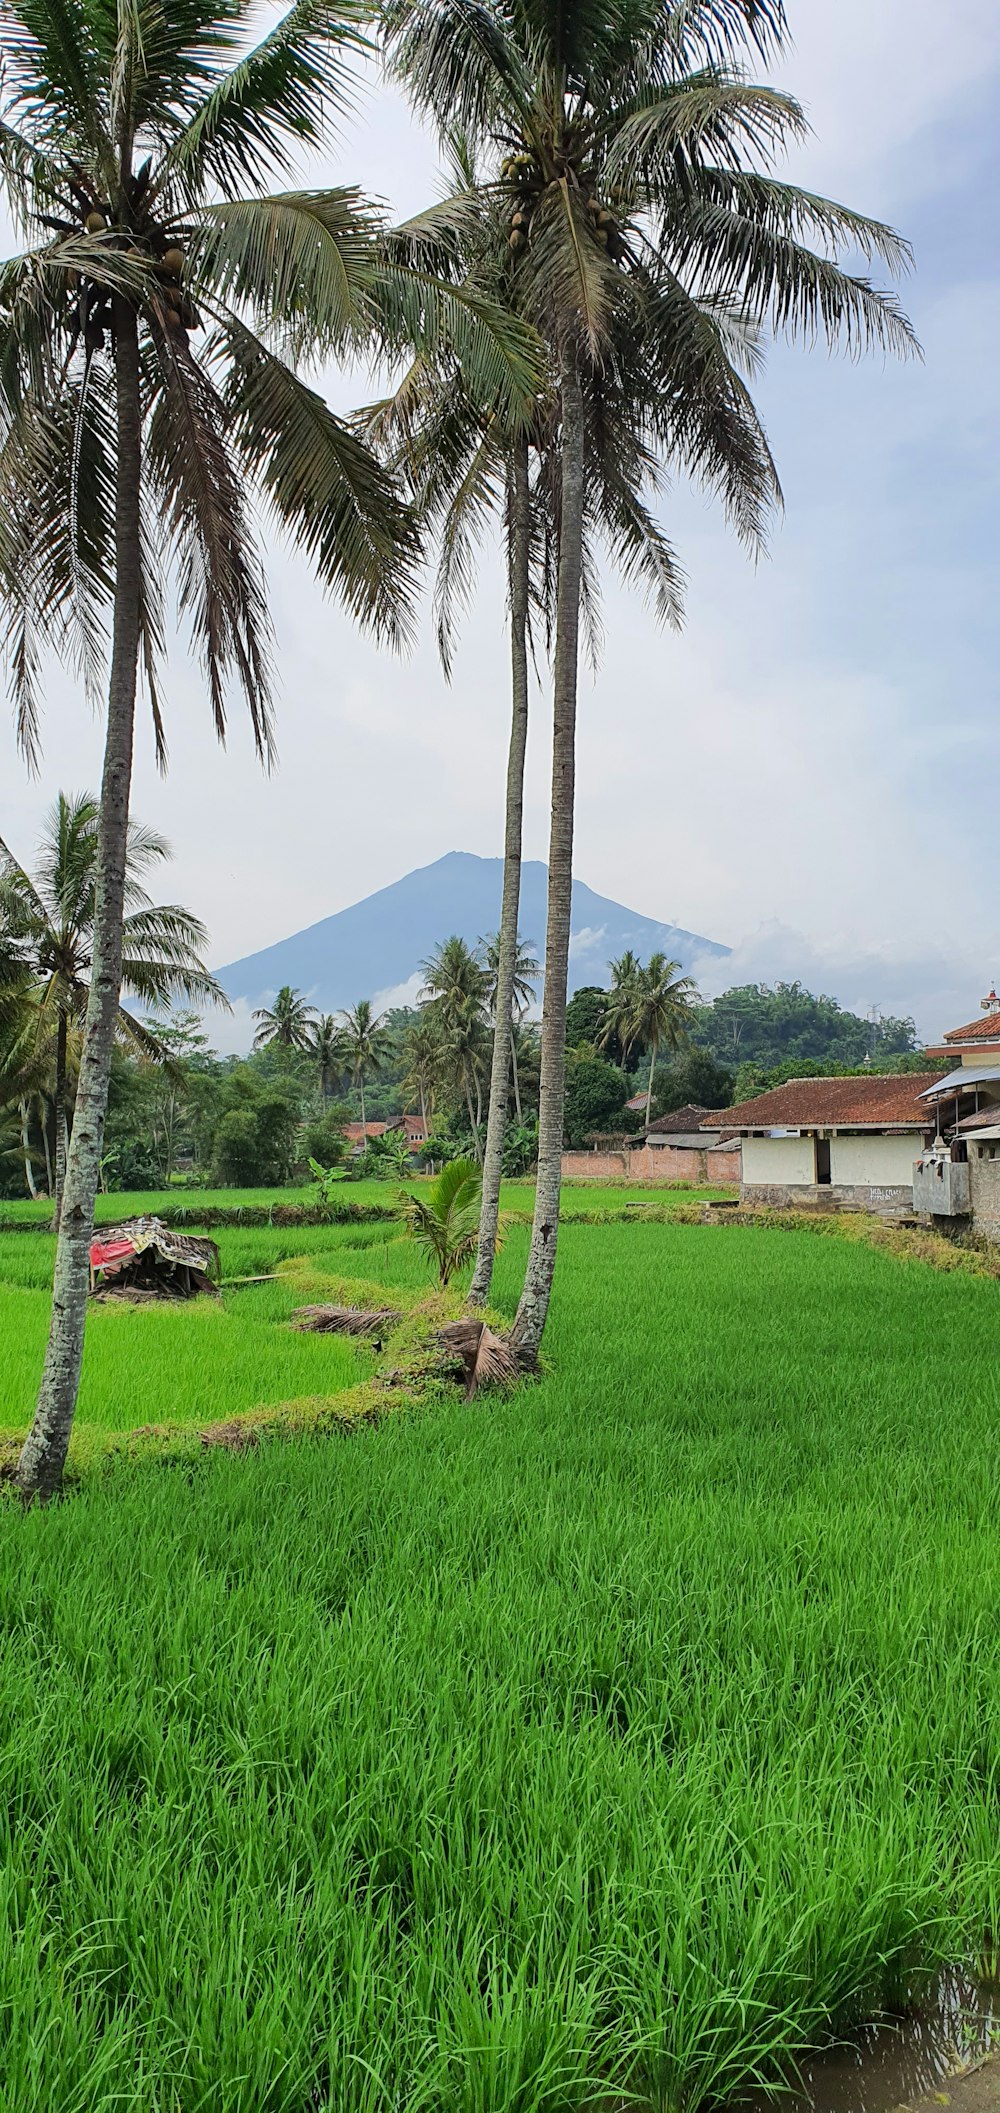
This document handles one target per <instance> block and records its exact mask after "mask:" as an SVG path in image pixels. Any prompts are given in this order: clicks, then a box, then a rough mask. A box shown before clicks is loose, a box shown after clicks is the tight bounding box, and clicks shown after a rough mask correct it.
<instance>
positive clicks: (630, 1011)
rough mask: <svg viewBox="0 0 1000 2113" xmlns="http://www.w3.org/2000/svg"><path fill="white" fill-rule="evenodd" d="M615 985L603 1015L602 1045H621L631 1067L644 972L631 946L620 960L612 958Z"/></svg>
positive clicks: (622, 1053)
mask: <svg viewBox="0 0 1000 2113" xmlns="http://www.w3.org/2000/svg"><path fill="white" fill-rule="evenodd" d="M609 966H610V969H611V989H610V990H609V992H608V999H607V1004H606V1005H605V1007H604V1011H603V1013H602V1015H601V1028H600V1035H599V1038H598V1047H599V1048H601V1049H608V1048H609V1047H610V1046H611V1044H612V1043H614V1042H617V1043H618V1044H619V1046H620V1048H621V1059H622V1066H623V1068H627V1066H628V1060H629V1055H630V1052H631V1049H632V1044H633V1042H634V1041H635V1039H636V1034H635V1005H636V991H637V988H638V984H639V978H640V976H641V975H642V963H641V961H640V959H639V956H638V954H635V953H633V951H632V948H631V947H626V949H625V952H624V954H621V955H620V956H619V958H618V960H617V961H612V962H611V963H610V964H609Z"/></svg>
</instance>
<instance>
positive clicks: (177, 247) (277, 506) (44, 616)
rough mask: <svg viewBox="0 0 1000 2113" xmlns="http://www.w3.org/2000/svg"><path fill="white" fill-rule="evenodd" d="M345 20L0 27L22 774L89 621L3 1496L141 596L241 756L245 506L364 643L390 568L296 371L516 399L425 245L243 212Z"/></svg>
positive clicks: (82, 1228)
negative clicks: (59, 965)
mask: <svg viewBox="0 0 1000 2113" xmlns="http://www.w3.org/2000/svg"><path fill="white" fill-rule="evenodd" d="M362 19H363V10H362V8H361V7H360V6H356V5H355V4H354V0H345V4H344V6H343V8H338V9H336V10H334V9H333V8H332V7H331V5H330V4H329V0H293V4H291V5H290V6H288V7H287V8H286V10H285V12H284V14H283V15H282V17H281V19H280V20H279V21H278V22H277V23H276V25H275V26H274V27H273V28H272V29H271V31H270V33H269V34H267V35H266V36H264V37H263V38H262V39H261V41H260V42H258V43H257V44H256V45H255V44H253V42H252V24H253V10H252V0H214V4H213V0H170V5H169V6H167V7H165V6H164V5H163V4H162V0H129V4H128V5H127V6H121V7H114V6H112V5H111V4H110V0H93V4H92V0H0V47H2V50H3V57H4V67H3V79H2V83H0V177H2V179H3V182H4V185H5V190H6V196H7V202H8V204H9V206H10V208H11V210H12V213H13V217H14V219H15V222H16V223H17V224H18V226H19V228H20V229H21V230H22V231H23V235H24V238H25V240H26V241H27V242H28V244H29V245H30V246H29V247H28V248H27V249H26V250H25V251H24V252H23V253H22V254H21V255H19V256H16V257H14V258H12V259H10V260H9V261H7V262H6V263H4V264H2V265H0V348H2V358H0V593H2V596H3V602H4V606H5V609H6V613H7V641H6V643H7V647H8V657H9V660H10V664H11V666H12V670H13V679H14V690H15V698H16V705H17V714H18V721H19V727H20V733H21V739H22V742H23V745H24V747H25V749H26V751H27V752H28V754H29V755H33V754H34V753H35V751H36V749H37V741H38V692H39V678H40V670H41V662H42V656H43V649H44V648H46V647H51V648H52V649H53V650H55V651H56V652H57V653H60V654H62V656H63V657H64V658H66V659H68V660H70V661H71V662H72V663H73V664H74V665H78V666H80V667H81V668H82V670H83V672H84V674H85V677H86V680H87V683H88V686H89V688H90V689H91V691H92V692H93V693H95V694H96V693H97V692H98V691H99V690H100V689H101V688H102V687H103V682H104V675H105V668H104V655H103V645H104V638H105V629H106V623H105V619H106V616H107V615H108V613H109V612H110V617H111V623H110V631H111V653H110V673H109V687H108V709H107V721H106V738H105V760H104V775H103V782H102V791H101V819H100V832H99V859H98V877H97V895H96V905H97V906H96V915H95V922H94V960H93V973H92V977H91V982H90V1002H89V1007H88V1015H87V1020H86V1023H85V1030H84V1039H83V1049H82V1055H81V1066H80V1086H79V1093H78V1102H77V1111H78V1112H77V1121H76V1124H75V1127H74V1132H73V1140H72V1147H71V1151H70V1155H69V1161H68V1165H67V1173H66V1189H67V1196H68V1199H69V1207H68V1208H67V1209H66V1210H65V1211H64V1213H63V1218H62V1225H61V1233H60V1241H59V1245H58V1248H57V1254H56V1270H55V1296H54V1299H53V1307H52V1323H51V1329H50V1336H49V1346H48V1351H47V1355H46V1361H45V1369H44V1373H43V1377H42V1384H41V1390H40V1393H39V1398H38V1405H37V1410H36V1417H35V1423H34V1425H33V1428H32V1431H31V1433H30V1434H29V1438H28V1441H27V1443H26V1445H25V1448H24V1451H23V1453H22V1457H21V1462H20V1467H19V1479H20V1485H21V1488H22V1491H23V1492H24V1494H25V1495H27V1496H33V1495H38V1496H40V1497H42V1498H45V1497H47V1496H48V1495H50V1494H51V1493H52V1491H53V1490H54V1489H55V1488H56V1487H57V1485H58V1482H59V1479H60V1476H61V1473H62V1465H63V1461H64V1459H65V1454H66V1448H67V1446H68V1443H69V1432H70V1428H71V1425H72V1418H73V1412H74V1407H75V1402H76V1394H77V1388H78V1384H79V1373H80V1362H81V1357H82V1352H83V1330H84V1319H85V1312H86V1291H87V1263H88V1246H89V1236H90V1225H91V1222H92V1216H93V1202H94V1195H95V1193H96V1188H97V1180H98V1170H99V1165H100V1157H101V1143H102V1136H103V1126H104V1119H105V1113H106V1108H107V1094H108V1081H109V1075H110V1064H111V1049H112V1044H113V1040H114V1034H115V1022H116V1018H117V1007H118V993H119V985H120V979H121V963H122V920H123V916H124V912H125V893H126V845H127V830H128V808H129V792H130V784H131V773H132V751H133V738H134V717H135V698H136V689H137V685H138V681H139V676H140V670H141V671H142V673H143V675H144V677H145V681H146V686H147V689H148V691H149V697H150V705H151V710H152V716H153V723H154V729H155V737H156V743H157V747H158V750H159V752H160V755H161V757H162V756H163V754H164V753H165V743H164V727H163V720H162V713H161V701H160V691H159V677H158V669H159V664H160V661H161V658H162V648H163V644H164V638H165V626H166V611H165V606H164V602H165V584H166V581H167V578H168V576H170V575H171V574H172V576H173V577H175V578H176V579H177V582H178V587H179V602H180V607H181V611H182V613H183V614H184V615H185V617H186V618H187V619H188V621H189V623H190V626H191V630H192V633H193V637H194V641H195V644H196V646H197V649H198V652H199V654H200V657H201V660H202V663H203V666H204V670H205V676H206V681H207V685H208V690H209V696H210V700H211V707H212V711H213V715H214V719H215V723H216V727H217V729H218V730H219V732H220V733H221V731H222V729H223V726H224V722H225V709H226V690H227V684H228V681H229V678H230V677H232V678H235V681H236V683H237V685H238V686H239V688H240V689H241V690H242V692H243V694H244V695H245V697H246V700H247V703H248V705H249V709H250V713H251V718H252V723H253V728H254V733H255V737H256V740H257V745H258V748H259V749H260V750H261V752H262V753H263V754H265V755H267V754H268V753H269V752H270V748H271V650H270V646H271V641H270V628H269V623H268V617H267V609H266V600H265V594H264V579H263V568H262V563H261V558H260V553H259V546H258V542H257V539H256V536H255V531H254V526H253V522H254V506H253V503H252V502H255V501H258V500H259V502H260V503H261V506H262V507H263V509H264V511H266V512H269V513H270V514H271V516H272V517H273V518H274V519H275V520H276V522H277V523H278V524H280V525H281V526H282V527H283V528H285V529H286V530H288V531H289V532H290V533H291V535H292V536H293V538H294V539H295V540H296V541H297V542H298V543H299V545H300V546H301V548H303V549H304V550H305V551H306V552H307V553H308V555H309V556H310V557H311V559H312V561H313V563H314V564H315V566H316V569H317V572H318V574H319V577H320V578H321V579H322V580H323V582H324V584H325V585H327V586H329V587H331V588H335V589H336V590H337V591H338V593H339V594H340V595H341V596H342V597H343V598H344V600H345V601H346V603H347V605H348V607H349V608H350V609H351V611H352V612H353V613H354V614H355V615H356V616H357V617H358V618H359V619H360V620H361V621H363V622H365V623H367V624H369V625H370V626H371V627H372V628H373V629H374V630H375V631H376V632H377V633H379V634H381V635H383V636H385V637H387V638H389V639H390V640H398V639H399V638H400V637H401V636H402V635H404V634H405V632H406V629H407V625H408V621H409V616H408V609H409V599H410V595H411V591H412V587H413V584H414V564H415V559H416V555H417V534H416V529H415V525H414V523H413V520H412V517H411V515H410V513H409V510H408V509H407V508H405V507H404V506H403V505H402V504H401V502H400V500H399V497H398V495H397V493H396V491H395V489H394V486H393V484H392V481H391V480H390V479H389V478H388V477H387V476H386V474H385V472H384V471H383V469H382V468H381V467H380V466H379V464H378V463H377V462H376V460H375V459H374V457H373V456H372V454H371V452H370V451H369V450H368V449H366V448H365V447H364V445H363V444H362V443H361V442H360V440H359V438H358V436H357V435H356V434H353V433H352V432H351V431H350V430H349V428H347V427H346V426H345V425H344V424H343V423H342V422H341V421H340V420H338V419H337V418H335V417H334V415H333V413H332V412H331V411H330V409H329V407H328V405H327V404H326V403H325V401H324V400H323V398H322V397H321V396H320V395H318V394H317V392H316V391H315V390H314V389H312V388H310V387H308V386H307V385H306V383H305V382H304V381H303V379H302V378H301V376H300V374H299V373H298V372H297V364H298V363H299V362H300V361H301V359H302V358H303V357H305V356H307V355H320V354H321V355H323V356H338V355H341V354H346V355H348V356H352V355H356V353H357V352H358V350H359V349H360V347H361V346H362V345H366V346H377V347H378V348H380V349H387V350H394V349H395V348H398V347H399V346H400V345H401V344H403V343H404V342H405V343H409V344H412V343H413V342H414V341H416V342H418V343H419V344H420V345H421V348H422V349H424V350H425V351H426V353H427V354H428V355H430V354H432V353H433V351H434V348H435V346H439V345H440V344H442V343H443V342H445V341H448V342H450V343H452V344H453V345H458V346H460V347H461V355H462V358H463V361H465V362H466V363H467V374H468V376H469V377H471V376H472V374H473V373H476V374H478V376H479V378H480V380H481V383H482V389H483V393H484V395H485V397H486V398H487V399H488V400H490V401H492V399H493V396H494V394H495V392H496V390H497V389H498V388H499V389H500V390H501V393H502V391H503V389H504V387H505V385H506V384H508V383H509V386H510V388H511V390H512V392H513V393H515V394H520V393H521V392H522V391H523V390H524V389H525V388H530V387H531V386H532V382H533V376H534V372H535V365H534V360H533V357H532V353H531V348H530V343H529V340H528V338H527V336H526V334H525V332H524V330H523V328H521V329H517V328H515V327H513V326H511V327H508V326H507V325H506V324H505V323H503V322H502V321H501V320H500V319H499V318H498V317H497V315H496V313H495V312H493V313H488V312H487V308H486V304H484V303H483V302H482V301H481V300H480V299H479V298H478V297H475V296H473V297H471V298H470V297H468V296H466V295H465V294H464V293H463V291H462V290H461V289H459V288H455V287H449V286H448V285H447V284H446V283H444V282H443V281H442V280H441V278H440V276H439V275H438V274H436V273H434V272H432V271H431V270H429V268H428V265H427V261H426V259H427V256H428V255H429V253H430V239H431V233H432V229H431V228H430V226H429V224H428V222H427V220H426V219H425V223H424V224H423V225H420V226H417V227H416V228H411V229H409V230H408V231H406V232H405V233H401V234H400V235H399V236H397V237H395V238H391V239H390V238H389V237H388V235H387V232H386V231H385V230H384V229H383V227H382V225H381V223H380V222H379V220H378V218H377V216H376V215H375V214H374V213H373V212H372V210H371V209H370V208H369V207H368V206H367V205H366V204H365V202H364V200H363V199H362V198H361V197H360V196H359V195H358V193H357V192H354V191H351V190H345V189H340V190H329V189H326V190H322V191H319V190H312V191H298V192H293V191H287V192H280V191H279V192H274V193H272V194H270V195H259V194H260V193H263V192H264V191H265V179H267V178H271V179H273V178H274V176H276V175H280V174H282V173H283V172H286V171H288V170H289V169H290V167H291V166H292V164H293V161H294V158H295V157H296V156H297V155H298V154H299V153H300V152H301V150H302V149H303V148H304V147H305V148H308V147H309V146H311V145H313V144H315V143H316V142H317V141H318V140H319V138H320V136H321V132H322V129H323V126H324V124H325V123H327V122H328V120H329V117H330V114H331V113H332V112H336V111H337V110H338V109H340V108H342V107H343V105H344V102H345V95H346V91H347V89H348V87H349V81H348V72H347V67H348V60H349V59H350V58H351V57H353V56H354V55H355V54H356V53H357V52H358V51H359V50H360V49H361V48H362V47H363V46H364V39H363V37H362V34H361V28H360V24H361V21H362ZM244 186H245V187H246V189H247V190H248V191H249V194H250V195H239V193H240V192H241V191H242V190H243V188H244ZM234 190H235V192H236V193H237V195H235V196H234V195H233V192H234ZM439 249H440V244H439Z"/></svg>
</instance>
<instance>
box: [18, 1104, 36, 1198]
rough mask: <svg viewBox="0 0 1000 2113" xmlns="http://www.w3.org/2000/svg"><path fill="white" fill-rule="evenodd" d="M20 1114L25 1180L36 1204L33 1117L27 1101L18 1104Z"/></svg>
mask: <svg viewBox="0 0 1000 2113" xmlns="http://www.w3.org/2000/svg"><path fill="white" fill-rule="evenodd" d="M18 1114H19V1115H20V1118H21V1156H22V1158H23V1160H24V1179H25V1184H26V1186H27V1190H28V1194H29V1196H30V1197H31V1200H32V1202H34V1200H35V1197H36V1196H37V1194H38V1189H37V1186H36V1183H35V1170H34V1168H33V1166H32V1164H31V1117H30V1114H29V1110H28V1103H27V1101H21V1102H20V1103H19V1104H18Z"/></svg>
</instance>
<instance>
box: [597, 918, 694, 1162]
mask: <svg viewBox="0 0 1000 2113" xmlns="http://www.w3.org/2000/svg"><path fill="white" fill-rule="evenodd" d="M611 966H612V975H613V982H612V988H611V991H610V994H609V998H608V1005H607V1010H606V1015H605V1027H604V1030H603V1032H602V1035H601V1042H602V1046H603V1045H605V1044H606V1043H607V1042H610V1041H611V1040H612V1038H617V1040H618V1041H620V1042H621V1045H622V1048H623V1049H626V1048H628V1049H631V1048H636V1049H644V1050H645V1051H646V1053H647V1055H648V1057H649V1076H648V1079H647V1082H646V1127H647V1129H648V1128H649V1122H650V1116H651V1112H652V1106H653V1075H654V1073H655V1071H656V1065H657V1061H658V1058H659V1055H660V1051H661V1049H679V1048H681V1046H682V1044H683V1043H684V1042H686V1041H687V1040H688V1038H689V1036H690V1032H691V1028H692V1025H693V1023H694V1008H695V1006H696V1004H697V1002H698V992H697V989H696V986H695V983H694V980H693V978H692V977H691V976H685V975H683V974H682V972H681V964H680V962H679V961H668V960H667V957H666V955H665V954H663V953H655V954H651V955H650V957H649V960H648V962H647V963H646V965H645V967H643V965H642V963H641V962H637V961H636V960H635V957H634V956H631V955H630V956H627V957H623V959H622V960H621V961H614V962H612V964H611ZM623 970H624V973H622V971H623Z"/></svg>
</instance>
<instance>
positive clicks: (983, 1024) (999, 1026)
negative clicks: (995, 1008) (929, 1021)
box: [945, 1012, 1000, 1042]
mask: <svg viewBox="0 0 1000 2113" xmlns="http://www.w3.org/2000/svg"><path fill="white" fill-rule="evenodd" d="M945 1041H946V1042H1000V1012H988V1013H983V1014H982V1015H981V1016H980V1018H979V1019H978V1020H970V1021H969V1024H968V1026H967V1027H953V1028H952V1029H951V1031H950V1033H949V1034H946V1035H945Z"/></svg>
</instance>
